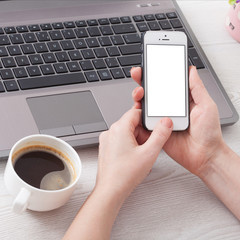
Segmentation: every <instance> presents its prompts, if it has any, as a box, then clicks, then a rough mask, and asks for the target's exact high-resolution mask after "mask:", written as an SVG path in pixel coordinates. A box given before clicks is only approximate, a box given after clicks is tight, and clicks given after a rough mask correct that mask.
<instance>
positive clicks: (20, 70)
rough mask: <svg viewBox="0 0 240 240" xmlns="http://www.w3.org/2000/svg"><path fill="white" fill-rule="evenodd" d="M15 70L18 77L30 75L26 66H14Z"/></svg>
mask: <svg viewBox="0 0 240 240" xmlns="http://www.w3.org/2000/svg"><path fill="white" fill-rule="evenodd" d="M13 72H14V75H15V77H16V78H24V77H27V76H28V75H27V72H26V70H25V68H23V67H21V68H14V69H13Z"/></svg>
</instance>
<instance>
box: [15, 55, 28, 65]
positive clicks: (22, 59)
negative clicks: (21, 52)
mask: <svg viewBox="0 0 240 240" xmlns="http://www.w3.org/2000/svg"><path fill="white" fill-rule="evenodd" d="M15 59H16V62H17V65H18V66H28V65H30V62H29V60H28V58H27V57H26V56H18V57H16V58H15Z"/></svg>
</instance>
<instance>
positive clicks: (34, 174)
mask: <svg viewBox="0 0 240 240" xmlns="http://www.w3.org/2000/svg"><path fill="white" fill-rule="evenodd" d="M14 169H15V171H16V173H17V174H18V176H19V177H20V178H21V179H22V180H23V181H25V182H26V183H28V184H30V185H31V186H33V187H36V188H40V189H44V190H59V189H62V188H65V187H67V186H68V185H70V184H71V183H72V181H73V175H74V174H73V168H72V166H71V164H70V163H69V161H68V160H66V159H64V157H63V156H61V155H60V154H57V153H56V152H51V151H49V150H48V149H46V148H34V147H32V148H31V149H30V150H29V149H28V150H23V151H22V152H20V154H18V156H17V157H16V160H15V164H14Z"/></svg>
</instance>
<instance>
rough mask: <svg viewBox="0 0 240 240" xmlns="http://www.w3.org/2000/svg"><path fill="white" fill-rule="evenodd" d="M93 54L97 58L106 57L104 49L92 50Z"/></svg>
mask: <svg viewBox="0 0 240 240" xmlns="http://www.w3.org/2000/svg"><path fill="white" fill-rule="evenodd" d="M94 52H95V54H96V56H97V58H104V57H107V56H108V55H107V52H106V50H105V49H104V48H96V49H94Z"/></svg>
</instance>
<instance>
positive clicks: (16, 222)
mask: <svg viewBox="0 0 240 240" xmlns="http://www.w3.org/2000/svg"><path fill="white" fill-rule="evenodd" d="M227 2H228V1H227V0H222V1H207V0H205V1H193V0H192V1H181V2H179V4H180V6H181V8H182V11H183V12H184V14H185V16H186V18H187V20H188V21H189V23H190V25H191V27H192V29H193V31H194V33H195V34H196V36H197V38H198V39H199V42H200V44H201V45H202V47H203V50H204V51H205V53H206V55H207V56H208V58H209V60H210V62H211V63H212V66H213V68H214V69H215V71H216V73H217V75H218V76H219V78H220V80H221V82H222V84H223V86H224V88H225V89H226V91H227V93H228V94H229V96H230V98H231V100H232V101H233V104H234V105H235V107H236V108H237V111H238V112H239V113H240V100H239V99H240V65H239V64H240V44H238V43H237V42H235V41H234V40H233V39H231V37H230V36H229V35H228V33H227V32H226V30H225V27H224V25H225V16H226V13H227V11H228V8H229V5H228V3H227ZM5 4H6V3H5ZM222 130H223V137H224V139H225V141H226V142H227V144H228V145H229V146H230V147H231V148H232V149H233V150H234V151H236V152H237V153H238V154H240V122H238V123H236V124H235V125H233V126H229V127H224V128H223V129H222ZM78 152H79V155H80V157H81V159H82V163H83V173H82V176H81V180H80V181H79V184H78V187H77V189H76V191H75V192H74V194H73V196H72V198H71V199H70V201H69V202H68V203H67V204H66V205H65V206H63V207H61V208H60V209H57V210H54V211H51V212H45V213H38V212H32V211H26V212H25V213H24V214H22V215H17V214H15V213H12V212H11V203H12V197H11V196H10V195H9V194H8V193H7V190H6V188H5V186H4V183H3V172H4V168H5V166H6V161H0V209H1V210H0V239H4V240H5V239H11V240H18V239H21V240H23V239H24V240H25V239H31V240H37V239H39V240H43V239H61V238H62V236H63V235H64V232H65V231H66V229H67V228H68V226H69V225H70V223H71V221H72V220H73V218H74V216H75V215H76V213H77V212H78V209H79V208H80V206H81V205H82V204H83V202H84V200H85V199H86V198H87V196H88V195H89V193H90V192H91V190H92V188H93V186H94V182H95V177H96V172H97V156H98V149H97V147H91V148H86V149H82V150H78ZM93 230H94V229H93ZM111 239H114V240H117V239H124V240H128V239H138V240H139V239H148V240H150V239H164V240H167V239H184V240H185V239H189V240H190V239H198V240H205V239H206V240H209V239H214V240H216V239H218V240H219V239H228V240H230V239H240V225H239V221H238V220H237V219H236V218H235V217H234V216H233V215H232V213H231V212H230V211H229V210H228V209H227V208H226V207H225V206H224V205H223V204H222V203H221V202H220V201H219V200H218V199H217V198H216V197H215V195H214V194H213V193H212V192H211V191H210V190H209V189H208V188H207V187H206V186H205V185H204V184H203V183H202V182H201V181H200V180H199V179H198V178H197V177H195V176H193V175H192V174H191V173H189V172H187V171H186V170H185V169H183V168H182V167H181V166H179V165H178V164H176V163H175V162H174V161H173V160H172V159H170V158H169V157H168V156H166V154H165V153H164V152H162V153H161V154H160V156H159V158H158V160H157V162H156V164H155V165H154V167H153V170H152V173H151V174H150V175H149V176H148V177H147V178H146V179H145V181H144V182H143V183H142V184H141V185H140V186H139V187H137V189H136V190H135V191H134V192H133V193H132V194H131V196H130V197H129V198H128V199H127V201H126V202H125V203H124V205H123V207H122V209H121V210H120V213H119V216H118V217H117V219H116V222H115V224H114V226H113V231H112V237H111Z"/></svg>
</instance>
